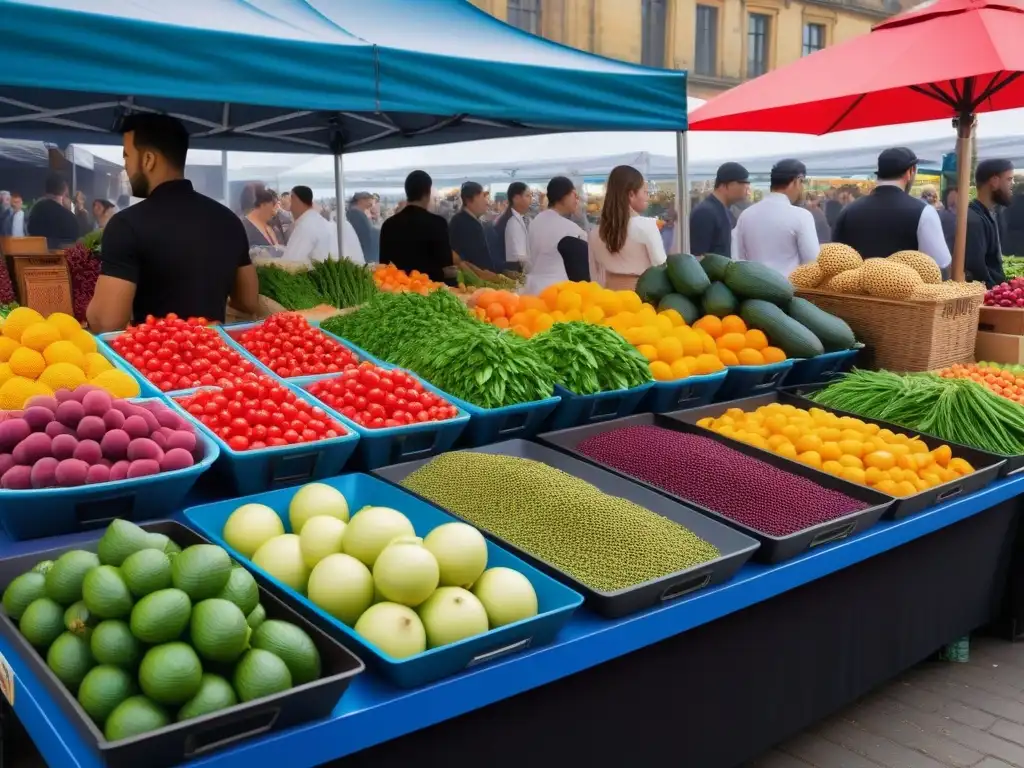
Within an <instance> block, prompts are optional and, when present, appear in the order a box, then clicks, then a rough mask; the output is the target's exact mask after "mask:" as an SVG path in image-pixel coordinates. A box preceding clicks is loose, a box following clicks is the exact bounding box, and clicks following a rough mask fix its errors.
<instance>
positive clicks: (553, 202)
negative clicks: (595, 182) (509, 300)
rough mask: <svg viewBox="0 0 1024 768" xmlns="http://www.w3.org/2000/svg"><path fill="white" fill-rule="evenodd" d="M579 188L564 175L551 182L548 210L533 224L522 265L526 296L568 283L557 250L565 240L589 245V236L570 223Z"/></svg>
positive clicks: (549, 184) (537, 217) (577, 201)
mask: <svg viewBox="0 0 1024 768" xmlns="http://www.w3.org/2000/svg"><path fill="white" fill-rule="evenodd" d="M579 199H580V198H579V194H578V193H577V192H576V186H575V185H574V184H573V183H572V181H571V180H570V179H568V178H566V177H565V176H555V177H554V178H553V179H551V181H549V182H548V209H547V210H546V211H542V212H541V213H538V214H537V216H536V218H534V220H533V222H532V223H531V224H530V232H529V245H528V248H529V253H528V258H527V261H525V262H523V266H524V267H525V269H526V286H525V287H524V289H523V293H525V294H529V295H536V294H539V293H540V292H541V291H543V290H544V289H545V288H547V287H548V286H549V285H554V284H555V283H559V282H562V281H563V280H568V279H569V278H568V275H567V274H566V272H565V263H564V262H563V261H562V254H561V253H560V252H559V250H558V244H559V243H560V242H561V241H562V238H564V237H575V238H579V239H580V240H583V241H584V242H586V239H587V233H586V232H584V231H583V230H582V229H580V227H579V225H578V224H576V223H575V222H573V221H570V220H569V218H568V217H569V216H571V215H572V214H573V212H574V211H575V210H576V206H577V205H578V203H579Z"/></svg>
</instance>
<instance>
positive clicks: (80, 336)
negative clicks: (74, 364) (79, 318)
mask: <svg viewBox="0 0 1024 768" xmlns="http://www.w3.org/2000/svg"><path fill="white" fill-rule="evenodd" d="M68 341H70V342H71V343H72V344H74V345H75V346H76V347H78V348H79V349H80V350H82V351H83V352H95V351H96V339H94V338H93V337H92V334H91V333H89V332H88V331H85V330H79V331H77V332H76V333H73V334H71V337H70V338H69V339H68Z"/></svg>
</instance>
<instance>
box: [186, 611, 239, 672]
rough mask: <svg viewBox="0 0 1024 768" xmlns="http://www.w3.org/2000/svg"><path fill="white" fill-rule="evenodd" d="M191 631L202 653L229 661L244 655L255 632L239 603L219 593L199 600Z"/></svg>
mask: <svg viewBox="0 0 1024 768" xmlns="http://www.w3.org/2000/svg"><path fill="white" fill-rule="evenodd" d="M189 631H190V634H191V638H192V646H193V647H194V648H195V649H196V651H197V652H198V653H199V655H200V656H202V657H203V658H204V659H206V660H208V661H221V662H225V663H227V662H232V661H234V660H235V659H237V658H238V657H239V656H241V655H242V652H243V651H245V649H246V648H247V647H248V646H249V634H250V633H251V632H252V630H251V629H249V625H248V624H246V623H245V614H244V613H242V611H241V610H240V609H239V608H238V606H237V605H235V604H234V603H231V602H228V601H227V600H222V599H220V598H217V597H215V598H211V599H210V600H203V601H202V602H201V603H197V604H196V607H195V608H193V609H192V619H191V623H190V629H189Z"/></svg>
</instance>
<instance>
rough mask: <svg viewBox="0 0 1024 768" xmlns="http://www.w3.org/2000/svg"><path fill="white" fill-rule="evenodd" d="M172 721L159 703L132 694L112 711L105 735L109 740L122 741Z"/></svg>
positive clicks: (105, 728)
mask: <svg viewBox="0 0 1024 768" xmlns="http://www.w3.org/2000/svg"><path fill="white" fill-rule="evenodd" d="M170 722H171V719H170V718H169V717H168V716H167V713H166V712H164V710H163V709H162V708H161V707H159V706H158V705H157V704H155V703H154V702H152V701H150V700H149V699H147V698H146V697H145V696H132V697H131V698H130V699H125V700H124V701H122V702H121V703H120V704H118V705H117V708H116V709H114V711H113V712H111V713H110V716H109V717H108V718H107V724H106V726H105V727H104V728H103V735H104V737H105V738H106V740H107V741H120V740H121V739H127V738H129V737H131V736H138V735H139V734H140V733H148V732H149V731H155V730H156V729H157V728H163V727H164V726H165V725H167V724H169V723H170Z"/></svg>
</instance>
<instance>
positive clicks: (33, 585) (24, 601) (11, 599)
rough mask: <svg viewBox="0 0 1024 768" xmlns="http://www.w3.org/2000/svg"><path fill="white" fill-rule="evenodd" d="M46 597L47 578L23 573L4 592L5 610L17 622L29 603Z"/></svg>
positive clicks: (39, 574)
mask: <svg viewBox="0 0 1024 768" xmlns="http://www.w3.org/2000/svg"><path fill="white" fill-rule="evenodd" d="M40 597H46V577H45V576H43V575H42V574H41V573H34V572H31V571H30V572H29V573H23V574H21V576H19V577H18V578H16V579H15V580H14V581H12V582H11V583H10V584H9V585H8V586H7V589H5V590H4V610H5V611H7V615H8V616H10V617H11V618H12V619H14V620H15V621H17V620H18V619H20V618H21V614H23V613H24V612H25V609H26V608H28V606H29V603H31V602H33V601H35V600H38V599H39V598H40Z"/></svg>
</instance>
